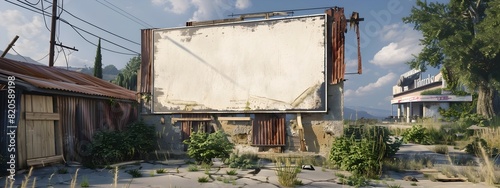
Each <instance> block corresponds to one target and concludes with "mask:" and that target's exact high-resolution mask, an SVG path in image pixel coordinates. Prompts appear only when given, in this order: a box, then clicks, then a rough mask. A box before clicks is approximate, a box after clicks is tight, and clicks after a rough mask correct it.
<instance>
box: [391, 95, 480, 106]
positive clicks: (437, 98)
mask: <svg viewBox="0 0 500 188" xmlns="http://www.w3.org/2000/svg"><path fill="white" fill-rule="evenodd" d="M468 101H472V96H470V95H468V96H456V95H422V96H411V97H403V98H400V99H393V100H391V103H392V104H397V103H410V102H468Z"/></svg>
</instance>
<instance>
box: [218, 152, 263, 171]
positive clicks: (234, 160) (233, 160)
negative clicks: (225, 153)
mask: <svg viewBox="0 0 500 188" xmlns="http://www.w3.org/2000/svg"><path fill="white" fill-rule="evenodd" d="M258 159H259V158H258V157H257V155H255V154H243V155H241V156H238V153H231V155H230V156H229V158H227V159H226V160H225V161H224V164H226V165H228V166H229V168H239V169H252V168H255V167H257V161H258Z"/></svg>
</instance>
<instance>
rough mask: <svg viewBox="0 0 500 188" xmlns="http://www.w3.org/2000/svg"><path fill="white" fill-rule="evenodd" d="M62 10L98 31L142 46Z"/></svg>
mask: <svg viewBox="0 0 500 188" xmlns="http://www.w3.org/2000/svg"><path fill="white" fill-rule="evenodd" d="M45 2H47V0H45ZM58 7H59V6H58ZM60 8H61V10H62V11H64V12H66V13H68V14H69V15H70V16H72V17H74V18H76V19H78V20H80V21H82V22H85V23H86V24H89V25H91V26H93V27H95V28H97V29H99V30H101V31H104V32H106V33H108V34H110V35H113V36H115V37H118V38H121V39H123V40H126V41H128V42H131V43H134V44H137V45H141V44H140V43H138V42H135V41H132V40H130V39H127V38H125V37H122V36H120V35H117V34H114V33H113V32H110V31H108V30H106V29H103V28H101V27H99V26H97V25H94V24H93V23H90V22H88V21H87V20H84V19H82V18H80V17H78V16H75V15H74V14H72V13H71V12H69V11H67V10H65V9H62V7H60Z"/></svg>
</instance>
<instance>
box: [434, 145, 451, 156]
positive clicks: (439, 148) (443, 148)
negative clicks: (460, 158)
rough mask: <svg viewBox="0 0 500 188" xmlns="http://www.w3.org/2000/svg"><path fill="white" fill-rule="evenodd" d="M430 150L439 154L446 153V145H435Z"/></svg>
mask: <svg viewBox="0 0 500 188" xmlns="http://www.w3.org/2000/svg"><path fill="white" fill-rule="evenodd" d="M432 151H434V152H436V153H439V154H444V155H446V154H448V146H447V145H436V146H434V147H433V148H432Z"/></svg>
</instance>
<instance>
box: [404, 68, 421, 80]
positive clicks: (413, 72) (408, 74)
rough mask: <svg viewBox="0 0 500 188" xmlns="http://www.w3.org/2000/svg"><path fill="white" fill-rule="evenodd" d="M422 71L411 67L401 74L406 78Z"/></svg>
mask: <svg viewBox="0 0 500 188" xmlns="http://www.w3.org/2000/svg"><path fill="white" fill-rule="evenodd" d="M420 72H421V71H420V69H411V70H410V71H408V72H405V73H404V74H402V75H401V76H402V77H405V78H406V77H409V76H411V75H414V74H417V73H420Z"/></svg>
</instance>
